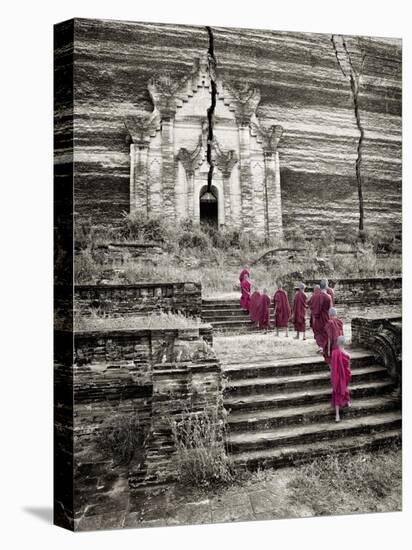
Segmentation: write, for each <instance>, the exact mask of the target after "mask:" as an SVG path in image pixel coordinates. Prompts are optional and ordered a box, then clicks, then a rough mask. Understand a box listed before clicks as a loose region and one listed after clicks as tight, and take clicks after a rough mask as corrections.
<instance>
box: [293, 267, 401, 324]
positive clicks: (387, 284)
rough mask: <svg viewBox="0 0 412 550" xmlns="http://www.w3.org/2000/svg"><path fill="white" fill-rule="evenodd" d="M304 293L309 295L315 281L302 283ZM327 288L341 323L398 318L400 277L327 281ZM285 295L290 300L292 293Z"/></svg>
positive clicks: (316, 281) (316, 282)
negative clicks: (368, 317) (361, 317)
mask: <svg viewBox="0 0 412 550" xmlns="http://www.w3.org/2000/svg"><path fill="white" fill-rule="evenodd" d="M305 284H306V285H307V286H306V289H305V292H306V293H307V294H308V296H309V295H310V294H311V293H312V292H313V287H314V285H315V284H319V280H309V281H305ZM329 286H330V287H331V288H333V290H334V292H335V306H336V308H337V310H338V316H339V317H340V318H342V319H343V320H350V319H352V318H353V317H358V316H364V315H366V316H367V315H370V314H371V313H373V314H374V316H375V317H380V318H384V317H387V316H388V315H391V316H397V315H400V314H401V306H402V277H372V278H365V279H355V278H354V279H336V280H333V279H329ZM295 291H296V288H294V290H293V291H289V298H290V299H291V300H292V299H293V295H294V292H295Z"/></svg>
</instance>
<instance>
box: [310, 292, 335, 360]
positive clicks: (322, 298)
mask: <svg viewBox="0 0 412 550" xmlns="http://www.w3.org/2000/svg"><path fill="white" fill-rule="evenodd" d="M312 298H313V299H312V315H313V320H312V328H313V335H314V337H315V340H316V343H317V345H318V346H319V347H320V348H322V349H323V348H324V347H325V345H326V343H327V341H328V336H327V334H326V331H325V325H326V323H327V322H328V321H329V310H330V308H331V305H330V304H331V299H330V296H329V294H327V293H326V292H319V293H316V294H314V295H313V296H312Z"/></svg>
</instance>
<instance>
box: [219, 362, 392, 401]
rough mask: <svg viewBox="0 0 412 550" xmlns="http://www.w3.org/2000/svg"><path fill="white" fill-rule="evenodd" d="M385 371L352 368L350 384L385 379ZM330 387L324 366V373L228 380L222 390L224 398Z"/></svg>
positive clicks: (383, 369)
mask: <svg viewBox="0 0 412 550" xmlns="http://www.w3.org/2000/svg"><path fill="white" fill-rule="evenodd" d="M386 376H387V370H386V368H385V367H382V366H381V365H371V366H366V367H360V368H352V383H353V384H357V383H360V382H364V381H368V380H373V379H375V380H376V379H379V378H380V377H386ZM329 385H330V370H329V367H328V366H327V365H326V364H324V372H315V373H309V374H298V375H295V376H271V377H268V378H262V377H260V378H245V379H237V380H229V381H228V382H227V384H226V387H225V390H224V396H225V397H226V396H232V395H239V396H240V395H251V394H257V393H258V394H261V393H270V392H281V391H282V392H293V391H297V390H302V391H304V390H305V389H306V388H309V389H312V388H317V387H320V386H329Z"/></svg>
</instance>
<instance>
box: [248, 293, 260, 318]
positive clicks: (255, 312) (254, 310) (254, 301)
mask: <svg viewBox="0 0 412 550" xmlns="http://www.w3.org/2000/svg"><path fill="white" fill-rule="evenodd" d="M260 296H261V294H260V292H259V291H258V290H255V292H254V293H253V294H252V296H251V297H250V304H249V316H250V320H251V321H253V322H254V323H257V322H258V321H259V303H260Z"/></svg>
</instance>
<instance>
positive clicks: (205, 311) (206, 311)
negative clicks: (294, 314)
mask: <svg viewBox="0 0 412 550" xmlns="http://www.w3.org/2000/svg"><path fill="white" fill-rule="evenodd" d="M270 309H271V310H273V311H274V309H275V308H274V306H270ZM233 313H235V314H236V313H242V314H244V315H247V313H246V311H245V310H244V309H241V307H240V305H239V304H237V305H236V306H233V307H232V306H230V307H226V308H215V307H210V308H209V307H203V306H202V315H231V314H233Z"/></svg>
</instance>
